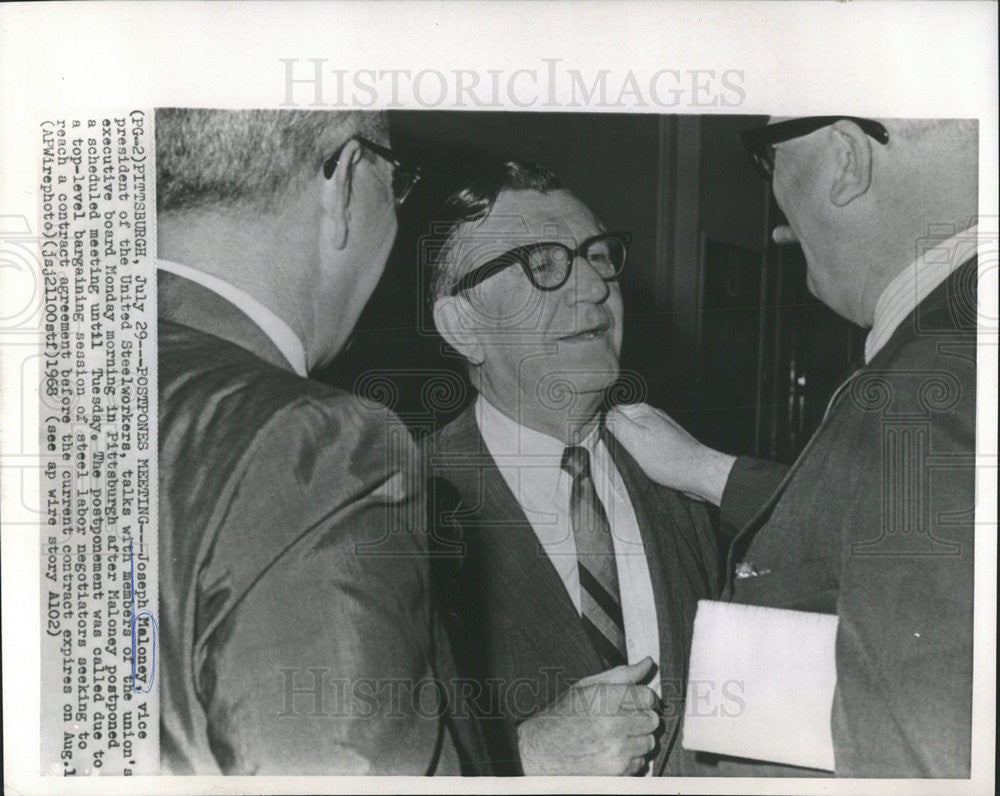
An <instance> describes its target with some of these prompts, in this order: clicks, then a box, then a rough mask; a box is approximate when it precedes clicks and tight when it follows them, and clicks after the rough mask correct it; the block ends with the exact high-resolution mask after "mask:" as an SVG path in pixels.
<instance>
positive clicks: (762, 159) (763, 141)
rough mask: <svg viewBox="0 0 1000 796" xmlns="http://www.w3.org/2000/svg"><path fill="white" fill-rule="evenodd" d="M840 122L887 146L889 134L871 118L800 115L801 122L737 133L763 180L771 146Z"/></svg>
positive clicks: (770, 169)
mask: <svg viewBox="0 0 1000 796" xmlns="http://www.w3.org/2000/svg"><path fill="white" fill-rule="evenodd" d="M841 121H847V122H854V123H855V124H856V125H857V126H858V127H860V128H861V129H862V130H863V131H864V133H865V134H866V135H868V136H869V137H871V138H873V139H875V140H876V141H878V142H879V143H880V144H887V143H889V131H888V130H886V129H885V127H884V126H883V125H882V124H880V123H879V122H876V121H875V120H874V119H862V118H859V117H857V116H803V117H802V118H801V119H788V120H787V121H784V122H775V123H774V124H765V125H764V126H763V127H754V128H751V129H750V130H744V131H743V132H741V133H740V140H741V141H742V142H743V148H744V149H746V151H747V154H748V155H749V156H750V160H751V161H753V165H754V167H755V168H756V169H757V172H758V173H759V174H760V176H761V177H763V178H764V179H765V180H770V179H771V178H772V177H773V176H774V149H773V147H774V145H775V144H780V143H782V142H783V141H791V140H792V139H793V138H801V137H802V136H804V135H809V134H810V133H814V132H816V131H817V130H820V129H822V128H823V127H829V126H830V125H831V124H836V123H837V122H841Z"/></svg>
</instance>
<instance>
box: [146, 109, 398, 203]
mask: <svg viewBox="0 0 1000 796" xmlns="http://www.w3.org/2000/svg"><path fill="white" fill-rule="evenodd" d="M155 124H156V127H155V130H156V201H157V209H158V212H161V213H163V212H170V211H183V210H194V209H204V208H207V207H220V206H225V207H245V208H253V209H268V208H271V207H273V206H274V204H275V202H276V200H277V199H278V198H279V197H280V196H281V195H282V194H283V193H285V192H286V191H288V190H289V189H291V188H292V187H295V186H296V185H297V184H299V183H300V182H301V183H303V184H304V183H305V181H306V180H308V179H309V178H311V177H312V176H313V175H315V174H316V172H317V171H318V170H319V168H320V167H321V165H322V163H323V161H324V160H325V159H326V158H328V157H329V156H330V155H332V154H333V153H334V152H335V151H336V150H337V148H338V147H340V146H341V145H342V144H344V143H345V142H346V141H347V140H348V139H349V138H351V137H352V136H354V135H362V136H365V137H367V138H371V139H374V140H378V139H380V138H381V139H385V138H386V135H387V124H386V120H385V116H384V114H382V113H377V112H361V111H348V112H337V111H301V110H215V109H203V108H158V109H157V110H156V118H155Z"/></svg>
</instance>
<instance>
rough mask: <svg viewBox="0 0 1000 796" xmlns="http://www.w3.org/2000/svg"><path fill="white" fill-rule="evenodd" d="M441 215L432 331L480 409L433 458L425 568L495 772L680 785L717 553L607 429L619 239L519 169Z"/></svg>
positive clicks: (695, 510) (467, 415)
mask: <svg viewBox="0 0 1000 796" xmlns="http://www.w3.org/2000/svg"><path fill="white" fill-rule="evenodd" d="M448 215H449V217H450V219H451V221H452V226H451V227H450V234H449V235H448V236H447V241H446V242H445V244H444V246H443V250H442V251H441V253H440V256H439V257H438V259H437V262H436V267H435V274H434V280H433V288H432V292H433V301H434V321H435V325H436V327H437V329H438V331H439V332H440V333H441V335H442V336H443V337H444V339H445V340H446V341H447V342H448V343H449V344H450V345H451V346H452V347H453V348H454V349H455V350H456V351H457V352H458V353H459V354H460V355H461V356H462V357H464V359H465V360H466V363H467V366H468V372H469V376H470V380H471V382H472V384H473V386H474V387H475V389H476V390H477V391H478V397H477V399H476V400H475V402H474V403H473V404H472V405H471V406H470V407H469V408H468V409H467V410H466V411H465V412H464V413H463V414H462V415H461V416H459V418H458V419H456V420H455V421H454V422H452V423H451V424H449V425H448V426H447V427H445V428H444V429H442V430H440V431H439V432H438V433H437V434H436V435H435V436H434V437H433V438H432V439H431V440H430V443H429V444H428V446H427V449H428V457H429V467H430V473H431V475H432V476H433V479H432V484H433V486H432V489H433V493H434V494H433V503H434V505H435V513H434V519H433V527H434V528H435V533H436V534H437V535H438V537H439V538H438V541H439V542H440V549H437V550H435V551H434V554H435V558H434V561H435V563H436V564H437V565H439V567H440V570H439V575H440V577H439V579H438V585H439V590H440V592H441V593H443V600H444V614H445V616H446V617H447V618H448V621H449V630H450V633H451V637H452V640H453V643H454V646H455V654H456V659H457V662H458V665H459V669H460V673H461V674H462V675H463V676H464V677H465V678H466V682H467V683H472V684H473V687H472V692H473V693H472V701H473V702H474V703H475V704H476V705H477V707H478V715H479V718H480V725H481V727H482V730H483V733H484V735H485V737H486V741H487V746H488V753H489V758H490V760H489V762H490V763H491V765H492V771H493V773H495V774H522V773H523V774H602V775H623V774H637V773H642V772H645V773H654V774H680V773H690V772H691V771H692V770H693V769H691V768H686V767H685V766H686V765H687V766H690V765H692V764H693V761H692V760H691V759H690V758H691V756H690V755H687V757H686V758H685V754H684V753H682V751H681V750H680V746H679V743H678V741H677V727H678V719H679V718H680V716H681V713H682V706H683V701H684V691H685V674H684V673H685V660H686V656H687V650H688V640H689V636H690V629H691V627H690V626H691V621H692V618H693V615H694V610H695V606H696V601H697V599H698V598H699V597H707V596H710V595H711V594H713V590H714V588H715V573H716V566H717V565H716V550H715V546H714V540H713V537H712V531H711V526H710V523H709V520H708V517H707V514H706V513H705V511H704V510H703V508H702V507H701V506H700V505H698V504H696V503H694V502H692V501H690V500H688V499H686V498H684V497H683V496H681V495H680V494H678V493H676V492H674V491H672V490H669V489H663V488H660V487H658V486H656V485H654V484H652V483H651V482H650V481H649V480H648V479H647V478H646V477H645V476H644V475H643V474H642V472H641V471H640V470H639V468H638V467H637V466H636V464H635V462H634V461H633V460H632V459H631V457H629V456H628V454H626V453H625V452H624V451H622V450H621V449H620V448H619V447H617V446H616V445H615V444H614V439H613V437H611V436H610V435H608V434H607V433H606V432H605V429H604V424H603V412H602V398H603V396H604V393H605V390H606V389H607V388H608V387H609V386H610V385H612V384H613V383H614V382H615V380H616V379H617V378H618V376H619V365H618V355H619V349H620V346H621V339H622V312H623V308H622V296H621V291H620V289H619V284H618V280H619V278H620V276H621V275H622V271H623V269H624V268H625V267H626V260H627V252H628V247H629V243H630V241H631V236H630V235H629V233H627V232H624V231H606V230H605V229H604V227H603V226H602V225H601V224H600V222H599V221H598V220H597V219H596V218H595V216H594V214H593V213H592V212H591V211H590V209H589V208H588V207H587V206H586V205H585V204H583V203H582V202H581V201H580V200H579V199H577V198H576V197H575V196H573V194H571V193H570V192H569V191H567V190H565V189H563V188H562V187H561V185H560V184H559V182H558V181H557V180H556V178H555V177H554V176H553V175H552V174H550V173H549V172H547V171H545V170H543V169H540V168H538V167H535V166H531V165H528V164H521V163H507V164H504V165H503V166H497V167H496V168H495V169H492V170H490V171H488V172H487V173H484V174H483V175H482V176H480V177H479V178H478V179H476V180H473V181H472V182H470V184H468V185H467V186H466V187H465V188H464V189H463V190H461V191H459V192H457V193H456V194H455V195H454V196H453V197H452V199H451V200H450V202H449V205H448ZM682 758H684V759H682Z"/></svg>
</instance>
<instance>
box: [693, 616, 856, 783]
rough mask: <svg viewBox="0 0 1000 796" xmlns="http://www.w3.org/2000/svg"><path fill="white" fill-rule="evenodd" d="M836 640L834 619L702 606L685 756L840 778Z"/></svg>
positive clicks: (696, 631) (696, 630) (697, 625)
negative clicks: (749, 761)
mask: <svg viewBox="0 0 1000 796" xmlns="http://www.w3.org/2000/svg"><path fill="white" fill-rule="evenodd" d="M836 636H837V617H836V616H834V615H831V614H817V613H808V612H806V611H787V610H783V609H780V608H762V607H760V606H755V605H738V604H735V603H722V602H714V601H711V600H700V601H699V602H698V612H697V614H696V616H695V620H694V640H693V643H692V648H691V668H690V674H689V684H688V701H687V707H686V709H685V711H684V713H685V715H684V746H685V748H687V749H694V750H698V751H703V752H713V753H715V754H724V755H732V756H735V757H745V758H753V759H756V760H767V761H771V762H775V763H785V764H788V765H794V766H804V767H807V768H818V769H825V770H829V771H832V770H833V767H834V761H833V737H832V731H831V727H830V711H831V708H832V705H833V691H834V687H835V686H836V684H837V668H836V662H835V642H836ZM718 693H721V694H725V695H726V696H727V697H728V699H727V701H726V702H725V703H722V704H718V705H717V704H714V702H713V700H712V699H711V695H713V694H718Z"/></svg>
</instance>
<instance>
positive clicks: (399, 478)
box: [157, 272, 453, 774]
mask: <svg viewBox="0 0 1000 796" xmlns="http://www.w3.org/2000/svg"><path fill="white" fill-rule="evenodd" d="M159 302H160V305H159V306H160V322H159V446H160V448H159V544H160V549H159V579H160V617H159V620H160V655H161V658H162V660H161V664H160V666H158V667H157V671H158V672H159V675H160V683H159V687H160V711H161V753H162V758H161V759H162V764H163V766H162V767H163V770H164V772H167V773H179V774H183V773H197V774H209V773H220V772H222V773H227V774H253V773H260V774H264V773H267V774H276V773H285V774H322V773H327V774H329V773H350V772H364V771H371V772H373V773H400V774H402V773H409V774H424V773H426V772H428V771H430V770H432V769H434V768H435V766H436V765H437V764H438V763H439V762H440V758H441V756H442V754H443V755H444V757H445V759H446V760H447V758H448V757H449V756H453V748H452V747H451V746H450V745H449V744H447V743H445V742H444V740H443V732H442V722H441V721H439V720H438V719H437V717H436V715H435V713H436V712H437V713H439V711H436V710H435V709H433V708H434V705H433V701H434V699H435V697H434V694H433V693H432V692H433V689H429V690H428V689H425V690H424V691H422V692H421V693H420V699H421V700H423V702H422V704H423V706H424V708H425V710H424V711H423V712H422V713H421V714H420V715H418V714H417V712H416V711H415V710H414V708H413V704H414V701H413V700H412V699H411V694H410V691H411V690H412V686H413V684H415V683H418V682H420V681H421V680H422V679H424V678H427V677H429V676H431V675H432V667H431V661H432V656H433V649H432V641H431V628H430V617H429V609H428V602H429V598H428V567H427V561H426V558H425V541H426V540H425V536H424V534H423V527H424V526H423V523H424V511H425V509H424V504H423V498H422V495H421V494H420V492H419V491H418V490H415V489H414V488H413V486H412V484H413V479H412V478H410V477H409V476H408V475H407V472H406V471H407V468H409V467H411V466H413V461H414V459H413V456H414V454H415V451H414V450H413V448H412V444H411V443H410V441H409V439H408V437H407V436H406V433H405V430H404V429H403V428H402V426H399V425H398V421H397V422H395V423H394V422H393V420H394V419H393V418H392V416H391V415H390V414H389V413H388V412H387V411H378V410H375V409H371V408H365V407H364V406H362V405H360V404H359V403H358V401H357V400H355V399H354V398H353V397H352V396H350V395H348V394H346V393H343V392H340V391H338V390H336V389H333V388H331V387H328V386H325V385H323V384H320V383H318V382H313V381H310V380H308V379H304V378H300V377H298V376H297V375H295V374H294V373H293V372H292V371H291V368H290V366H289V365H288V363H287V362H285V360H284V359H283V358H282V356H281V354H280V353H279V352H278V350H277V349H276V348H275V346H274V345H273V344H272V343H271V341H270V340H269V339H268V338H267V337H266V336H265V335H264V333H263V332H262V331H261V330H260V329H259V328H258V327H257V326H256V325H255V324H254V323H253V322H252V321H251V320H250V319H249V318H248V317H247V316H245V315H244V314H243V313H242V312H240V311H239V310H238V309H236V308H235V307H233V306H232V305H231V304H229V303H228V302H227V301H225V300H224V299H222V298H220V297H219V296H217V295H216V294H215V293H213V292H211V291H209V290H206V289H205V288H202V287H200V286H199V285H197V284H195V283H192V282H190V281H188V280H185V279H182V278H180V277H177V276H174V275H172V274H169V273H164V272H161V273H160V274H159ZM390 681H399V682H400V683H402V685H401V686H392V685H391V682H390ZM387 686H388V688H387ZM427 700H430V702H428V701H427ZM428 705H430V707H428ZM421 716H423V717H421ZM443 744H444V749H445V750H444V752H442V747H443Z"/></svg>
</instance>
